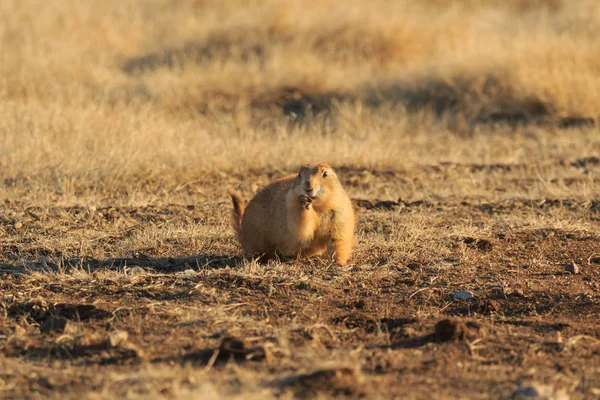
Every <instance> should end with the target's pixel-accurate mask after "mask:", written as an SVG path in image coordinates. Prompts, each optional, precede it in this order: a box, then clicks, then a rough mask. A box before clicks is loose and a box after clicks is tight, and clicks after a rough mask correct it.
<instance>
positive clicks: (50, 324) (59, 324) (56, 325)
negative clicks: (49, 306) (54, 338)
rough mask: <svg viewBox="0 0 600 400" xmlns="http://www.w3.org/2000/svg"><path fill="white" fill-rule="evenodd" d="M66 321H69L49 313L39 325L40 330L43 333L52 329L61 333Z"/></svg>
mask: <svg viewBox="0 0 600 400" xmlns="http://www.w3.org/2000/svg"><path fill="white" fill-rule="evenodd" d="M68 323H69V321H68V320H67V319H66V318H63V317H57V316H55V315H50V316H49V317H47V318H46V319H45V320H44V322H43V323H42V325H40V331H42V332H43V333H49V332H52V331H56V332H60V333H62V332H64V331H65V328H66V327H67V324H68Z"/></svg>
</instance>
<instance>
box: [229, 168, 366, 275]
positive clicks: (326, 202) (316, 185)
mask: <svg viewBox="0 0 600 400" xmlns="http://www.w3.org/2000/svg"><path fill="white" fill-rule="evenodd" d="M230 195H231V199H232V201H233V227H234V229H235V231H236V234H237V238H238V240H239V242H240V243H241V245H242V247H243V249H244V253H245V254H246V255H247V256H251V257H257V256H258V257H263V258H264V259H269V258H271V257H273V256H274V255H275V254H281V255H283V256H286V257H298V256H318V255H322V254H324V253H325V252H327V254H328V256H329V257H332V258H333V259H334V260H335V262H336V263H338V264H340V265H346V264H347V262H348V259H349V258H350V254H351V252H352V246H353V244H354V227H355V219H354V210H353V209H352V203H351V202H350V199H349V198H348V195H347V194H346V192H345V191H344V188H343V187H342V185H341V183H340V181H339V180H338V177H337V175H336V173H335V171H334V170H333V169H332V168H331V167H330V166H329V165H328V164H327V163H324V162H321V163H318V164H316V165H303V166H302V167H301V168H300V171H299V172H298V174H297V175H288V176H285V177H283V178H280V179H277V180H274V181H273V182H271V183H269V184H268V185H267V186H265V187H264V188H262V189H261V190H259V191H258V193H256V195H255V196H254V198H253V199H252V200H251V201H250V202H249V203H248V205H247V206H245V205H244V200H243V199H242V197H241V196H240V194H239V193H238V192H237V191H236V190H235V189H234V190H231V192H230Z"/></svg>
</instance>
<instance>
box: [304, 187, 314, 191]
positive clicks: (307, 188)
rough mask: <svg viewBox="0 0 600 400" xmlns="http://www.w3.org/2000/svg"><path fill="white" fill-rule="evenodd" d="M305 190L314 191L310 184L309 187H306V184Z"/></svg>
mask: <svg viewBox="0 0 600 400" xmlns="http://www.w3.org/2000/svg"><path fill="white" fill-rule="evenodd" d="M304 191H305V192H312V188H311V187H310V186H309V187H306V186H305V187H304Z"/></svg>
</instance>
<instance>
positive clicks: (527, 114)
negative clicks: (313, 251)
mask: <svg viewBox="0 0 600 400" xmlns="http://www.w3.org/2000/svg"><path fill="white" fill-rule="evenodd" d="M599 33H600V6H598V4H597V2H596V1H594V0H589V1H586V0H581V1H576V2H572V1H567V0H564V1H561V0H536V1H525V0H510V1H509V0H507V1H497V0H486V1H474V0H473V1H471V0H454V1H449V2H448V1H439V0H423V1H419V2H414V1H387V0H377V1H372V2H363V1H358V0H350V1H345V2H335V1H310V0H303V1H301V0H296V1H285V2H281V1H269V0H261V1H244V0H232V1H226V2H221V1H208V0H177V1H174V0H169V1H167V0H149V1H141V0H127V1H117V0H112V1H111V0H107V1H102V2H80V1H74V0H73V1H71V0H65V1H60V2H46V1H41V0H23V1H21V0H6V1H3V2H2V3H1V4H0V44H1V48H2V59H3V62H2V63H1V64H0V120H1V121H2V124H1V125H0V146H1V147H0V156H1V157H0V179H3V180H4V184H5V188H6V189H7V190H9V191H10V189H11V188H13V189H14V188H22V187H27V188H28V190H29V191H30V192H31V191H32V190H33V189H35V188H40V189H42V191H45V190H47V189H51V190H52V191H54V192H57V191H58V192H60V193H71V194H73V195H76V194H77V193H83V192H85V191H86V190H87V191H89V190H91V189H90V188H91V187H98V186H102V187H103V190H108V189H111V188H112V189H114V190H118V189H119V188H121V189H122V188H127V189H128V190H131V192H135V191H136V190H142V189H143V188H144V187H145V185H146V186H147V185H150V186H152V185H153V184H152V182H154V181H155V180H159V181H175V182H178V183H181V182H186V181H189V180H194V179H203V177H204V176H205V174H206V173H223V172H225V173H231V172H242V173H244V171H248V170H249V169H260V168H271V169H277V170H280V169H294V168H295V167H296V166H297V165H298V164H299V163H302V162H314V161H315V160H327V161H329V162H330V163H332V164H333V165H336V166H341V165H344V166H356V167H368V168H396V169H397V168H404V167H406V168H410V167H411V166H415V165H416V166H418V165H428V164H435V163H438V162H462V163H522V162H526V161H527V162H532V163H534V164H536V163H537V164H544V163H546V162H555V161H557V160H558V161H560V160H563V161H564V160H569V159H572V158H574V157H583V156H587V155H590V154H598V153H599V152H600V142H599V139H598V136H599V135H598V132H597V129H596V128H595V123H596V118H597V110H598V107H599V105H600V57H599V56H600V39H599V38H600V35H599ZM0 182H1V181H0ZM152 187H154V186H152ZM33 192H35V190H33ZM7 193H8V192H7ZM11 193H13V194H12V195H17V194H18V193H21V194H22V192H18V191H17V192H14V191H13V192H11ZM28 193H29V192H28ZM12 195H9V196H12Z"/></svg>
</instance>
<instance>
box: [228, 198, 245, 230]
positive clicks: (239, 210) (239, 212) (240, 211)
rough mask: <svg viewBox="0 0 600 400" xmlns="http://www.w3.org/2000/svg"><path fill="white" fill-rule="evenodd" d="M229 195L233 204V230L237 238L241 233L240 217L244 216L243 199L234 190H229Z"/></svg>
mask: <svg viewBox="0 0 600 400" xmlns="http://www.w3.org/2000/svg"><path fill="white" fill-rule="evenodd" d="M229 195H230V196H231V201H232V202H233V211H232V212H231V215H232V216H233V229H234V230H235V233H236V234H237V235H238V236H239V235H240V233H241V232H242V217H243V216H244V199H243V197H242V195H241V194H240V192H238V191H237V190H235V189H231V190H230V191H229Z"/></svg>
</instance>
